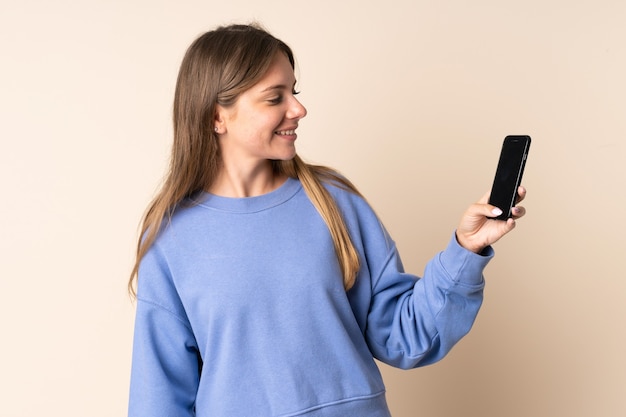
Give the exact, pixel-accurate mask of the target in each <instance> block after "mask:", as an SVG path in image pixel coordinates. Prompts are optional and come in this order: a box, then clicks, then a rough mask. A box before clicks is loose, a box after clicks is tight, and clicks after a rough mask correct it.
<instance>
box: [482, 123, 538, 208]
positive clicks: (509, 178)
mask: <svg viewBox="0 0 626 417" xmlns="http://www.w3.org/2000/svg"><path fill="white" fill-rule="evenodd" d="M529 148H530V136H525V135H521V136H517V135H511V136H507V137H506V138H504V142H503V143H502V150H501V151H500V160H499V161H498V168H497V169H496V176H495V178H494V180H493V186H492V187H491V195H490V197H489V204H492V205H494V206H496V207H498V208H499V209H500V210H502V214H501V215H499V216H498V217H494V218H495V219H498V220H506V219H508V218H509V217H511V209H512V208H513V207H514V206H515V203H516V200H517V189H518V188H519V186H520V184H521V182H522V175H523V174H524V167H525V166H526V159H527V158H528V149H529Z"/></svg>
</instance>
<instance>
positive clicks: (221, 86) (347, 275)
mask: <svg viewBox="0 0 626 417" xmlns="http://www.w3.org/2000/svg"><path fill="white" fill-rule="evenodd" d="M277 52H282V53H284V54H285V55H286V56H287V58H288V59H289V62H290V63H291V67H292V68H294V66H295V62H294V56H293V52H292V51H291V49H290V48H289V46H287V45H286V44H285V43H284V42H282V41H281V40H279V39H277V38H275V37H274V36H272V35H271V34H269V33H268V32H267V31H266V30H264V29H263V28H261V27H260V26H259V25H256V24H252V25H230V26H223V27H219V28H217V29H215V30H213V31H210V32H207V33H205V34H203V35H202V36H200V37H199V38H198V39H196V40H195V41H194V42H193V43H192V44H191V46H190V47H189V49H188V50H187V52H186V54H185V57H184V58H183V61H182V64H181V67H180V71H179V73H178V79H177V82H176V91H175V96H174V111H173V123H174V141H173V145H172V151H171V157H170V163H169V169H168V172H167V174H166V177H165V180H164V182H163V184H162V185H161V188H160V190H159V191H158V192H157V194H156V196H155V197H154V199H153V200H152V202H151V203H150V204H149V205H148V209H147V210H146V212H145V214H144V216H143V218H142V222H141V229H140V232H141V233H140V237H139V241H138V243H137V254H136V260H135V265H134V266H133V269H132V272H131V275H130V279H129V282H128V288H129V292H130V293H131V295H133V296H134V295H135V294H136V293H135V284H136V280H137V275H138V271H139V265H140V262H141V259H142V258H143V256H144V255H145V254H146V252H147V251H148V249H149V248H150V246H152V244H153V243H154V241H155V240H156V238H157V236H158V234H159V231H160V230H161V228H162V226H163V224H164V223H165V221H167V220H169V219H170V218H171V216H172V215H173V213H174V211H175V209H176V207H177V206H178V205H179V204H180V203H181V202H183V201H184V200H186V199H188V198H189V197H192V196H193V195H194V194H197V193H198V192H200V191H202V190H205V189H207V188H208V187H209V186H210V185H211V184H212V183H213V180H214V178H215V177H216V175H217V172H218V166H219V161H220V149H219V145H218V139H217V136H216V134H215V132H214V115H215V110H216V105H217V104H220V105H223V106H228V105H231V104H233V103H234V102H235V101H236V100H237V98H238V97H239V95H240V94H241V93H242V92H243V91H246V90H247V89H248V88H250V87H251V86H253V85H254V84H255V83H256V82H257V81H258V80H259V79H260V78H261V77H263V75H265V73H266V71H267V69H268V68H269V66H270V64H271V61H272V58H273V57H274V55H275V54H276V53H277ZM273 167H274V170H275V172H276V173H277V174H285V175H287V176H289V177H292V178H297V179H299V180H300V182H301V183H302V186H303V188H304V190H305V192H306V194H307V196H308V197H309V199H310V200H311V202H312V203H313V205H314V206H315V207H316V209H317V211H318V212H319V213H320V215H321V217H322V218H323V219H324V221H325V223H326V225H327V226H328V229H329V231H330V234H331V236H332V240H333V243H334V247H335V252H336V254H337V260H338V262H339V265H340V267H341V271H342V274H343V283H344V287H345V289H346V290H349V289H350V288H351V287H352V286H353V285H354V281H355V279H356V275H357V273H358V271H359V268H360V260H359V256H358V253H357V251H356V249H355V247H354V245H353V243H352V240H351V239H350V235H349V233H348V229H347V226H346V224H345V221H344V219H343V217H342V215H341V212H340V211H339V208H338V207H337V204H336V202H335V201H334V199H333V197H332V196H331V195H330V193H329V192H328V190H327V189H326V187H325V185H324V184H333V185H335V186H339V187H341V188H343V189H345V190H348V191H350V192H352V193H355V194H357V195H360V193H359V192H358V190H357V189H356V188H355V187H354V185H353V184H352V183H350V182H349V181H348V180H347V179H345V178H344V177H342V176H341V175H339V174H338V173H337V172H336V171H335V170H333V169H331V168H327V167H323V166H317V165H310V164H307V163H305V162H304V161H302V159H301V158H300V157H299V156H297V155H296V156H295V157H294V158H293V159H291V160H288V161H273Z"/></svg>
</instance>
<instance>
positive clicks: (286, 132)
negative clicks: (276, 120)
mask: <svg viewBox="0 0 626 417" xmlns="http://www.w3.org/2000/svg"><path fill="white" fill-rule="evenodd" d="M274 133H276V134H277V135H281V136H288V135H295V134H296V130H295V129H291V130H277V131H276V132H274Z"/></svg>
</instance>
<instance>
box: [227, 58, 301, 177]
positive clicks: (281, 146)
mask: <svg viewBox="0 0 626 417" xmlns="http://www.w3.org/2000/svg"><path fill="white" fill-rule="evenodd" d="M295 83H296V79H295V76H294V72H293V69H292V68H291V64H290V63H289V60H288V59H287V56H286V55H285V54H284V53H282V52H279V53H277V54H276V56H275V57H274V60H273V62H272V64H271V65H270V67H269V69H268V71H267V73H266V74H265V75H264V76H263V78H262V79H261V80H259V82H258V83H256V84H255V85H253V86H252V87H250V88H249V89H248V90H246V91H245V92H243V93H242V94H241V95H240V96H239V98H238V99H237V101H236V102H235V103H234V104H233V105H232V106H229V107H223V106H220V105H218V106H217V115H216V121H215V126H216V128H217V132H218V134H219V138H220V139H219V140H220V147H221V153H222V159H223V160H224V162H225V163H236V164H237V166H240V167H243V166H249V165H248V164H252V166H254V165H258V164H259V163H266V162H267V161H268V160H289V159H292V158H293V157H294V156H295V154H296V148H295V141H296V138H297V135H296V128H297V127H298V122H299V121H300V119H302V118H303V117H304V116H306V109H305V108H304V106H302V104H300V102H299V101H298V100H296V97H295V94H296V93H295V92H294V86H295Z"/></svg>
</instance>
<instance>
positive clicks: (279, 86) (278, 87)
mask: <svg viewBox="0 0 626 417" xmlns="http://www.w3.org/2000/svg"><path fill="white" fill-rule="evenodd" d="M295 86H296V81H294V82H293V86H292V87H291V89H293V88H294V87H295ZM288 89H289V87H288V86H287V85H285V84H275V85H270V86H269V87H266V88H264V89H263V90H261V93H265V92H267V91H272V90H288Z"/></svg>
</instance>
